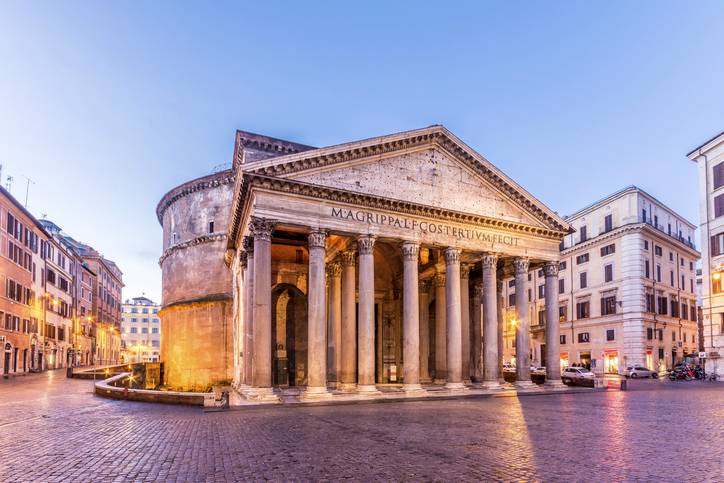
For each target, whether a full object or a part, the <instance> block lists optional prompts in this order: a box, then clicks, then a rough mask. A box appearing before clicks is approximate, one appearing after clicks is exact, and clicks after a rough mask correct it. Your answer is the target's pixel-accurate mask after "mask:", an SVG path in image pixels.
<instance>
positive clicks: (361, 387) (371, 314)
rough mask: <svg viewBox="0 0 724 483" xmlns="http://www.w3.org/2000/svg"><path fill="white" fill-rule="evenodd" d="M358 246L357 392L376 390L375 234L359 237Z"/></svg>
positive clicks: (374, 391) (373, 391)
mask: <svg viewBox="0 0 724 483" xmlns="http://www.w3.org/2000/svg"><path fill="white" fill-rule="evenodd" d="M357 245H358V248H359V306H358V307H359V309H358V310H359V316H358V324H359V334H358V342H357V350H358V354H359V355H358V358H357V361H358V362H357V363H358V369H357V373H358V375H357V378H358V385H357V391H358V392H362V393H376V392H377V389H376V387H375V261H374V246H375V237H374V236H372V235H363V236H360V237H359V238H358V239H357Z"/></svg>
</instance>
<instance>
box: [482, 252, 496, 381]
mask: <svg viewBox="0 0 724 483" xmlns="http://www.w3.org/2000/svg"><path fill="white" fill-rule="evenodd" d="M497 265H498V256H497V255H495V254H488V255H485V256H484V257H483V259H482V266H483V300H484V301H483V341H484V344H485V347H484V349H483V386H484V387H485V388H487V389H499V388H500V382H499V381H498V378H499V374H498V359H499V357H500V356H499V354H498V294H497V292H496V290H495V289H496V286H495V274H496V268H497Z"/></svg>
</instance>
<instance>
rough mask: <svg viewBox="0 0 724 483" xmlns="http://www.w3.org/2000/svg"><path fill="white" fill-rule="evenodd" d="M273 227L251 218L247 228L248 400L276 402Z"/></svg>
mask: <svg viewBox="0 0 724 483" xmlns="http://www.w3.org/2000/svg"><path fill="white" fill-rule="evenodd" d="M275 225H276V222H275V221H273V220H266V219H264V218H256V217H252V218H251V224H250V226H249V228H250V229H251V232H252V234H253V236H254V310H253V314H254V315H253V317H254V342H253V345H254V355H253V358H254V367H253V371H252V386H253V387H252V388H251V389H250V392H249V393H248V397H251V398H253V399H261V400H274V401H277V400H278V399H279V398H278V397H277V396H275V395H274V393H273V392H272V373H271V365H272V352H271V343H272V330H271V234H272V230H273V229H274V226H275Z"/></svg>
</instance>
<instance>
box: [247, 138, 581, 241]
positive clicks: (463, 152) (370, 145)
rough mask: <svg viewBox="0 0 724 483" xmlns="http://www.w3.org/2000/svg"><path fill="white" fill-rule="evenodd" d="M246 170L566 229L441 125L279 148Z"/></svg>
mask: <svg viewBox="0 0 724 483" xmlns="http://www.w3.org/2000/svg"><path fill="white" fill-rule="evenodd" d="M244 170H245V171H249V172H254V173H256V174H261V175H265V176H273V177H279V178H285V179H288V180H290V181H291V180H294V181H299V182H303V183H306V184H310V185H316V186H323V187H327V188H333V189H338V190H344V191H348V192H353V193H360V194H365V195H372V196H379V197H382V198H387V199H394V200H400V201H406V202H411V203H415V204H418V205H425V206H433V207H436V208H440V209H444V210H450V211H455V212H458V213H469V214H471V215H475V216H482V217H486V218H494V219H499V220H506V221H510V222H513V223H521V224H525V225H528V226H532V227H539V228H545V229H549V230H554V231H557V232H567V231H569V230H570V227H569V226H568V224H567V223H566V222H565V221H563V220H562V219H561V218H559V217H558V216H557V215H556V214H555V213H554V212H552V211H551V210H550V209H548V208H547V207H546V206H545V205H543V204H542V203H541V202H540V201H538V200H537V199H535V198H534V197H533V196H531V195H530V194H529V193H528V192H527V191H525V190H524V189H523V188H521V187H520V186H519V185H517V184H516V183H515V182H513V181H512V180H511V179H510V178H508V177H507V176H506V175H505V174H503V173H502V172H501V171H500V170H498V169H497V168H496V167H495V166H493V165H492V164H491V163H490V162H489V161H487V160H486V159H484V158H483V157H482V156H480V155H479V154H478V153H476V152H475V151H474V150H472V149H471V148H469V147H468V146H467V145H465V144H464V143H462V141H460V140H459V139H457V138H456V137H455V136H454V135H452V134H451V133H450V132H449V131H447V130H446V129H445V128H444V127H442V126H432V127H430V128H425V129H421V130H416V131H409V132H406V133H398V134H393V135H389V136H384V137H380V138H372V139H368V140H363V141H357V142H354V143H347V144H342V145H338V146H331V147H327V148H320V149H315V150H310V151H307V152H304V153H298V154H294V155H290V156H282V157H279V158H276V159H273V160H269V161H265V162H263V163H256V164H251V165H248V166H246V167H245V168H244Z"/></svg>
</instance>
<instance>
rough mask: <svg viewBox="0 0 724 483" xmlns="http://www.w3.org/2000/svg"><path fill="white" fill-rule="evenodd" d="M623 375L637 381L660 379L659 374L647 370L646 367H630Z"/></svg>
mask: <svg viewBox="0 0 724 483" xmlns="http://www.w3.org/2000/svg"><path fill="white" fill-rule="evenodd" d="M623 375H624V376H626V377H630V378H632V379H636V378H638V377H650V378H652V379H655V378H657V377H659V373H658V372H656V371H652V370H651V369H647V368H645V367H644V366H629V367H627V368H626V369H625V370H624V371H623Z"/></svg>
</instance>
